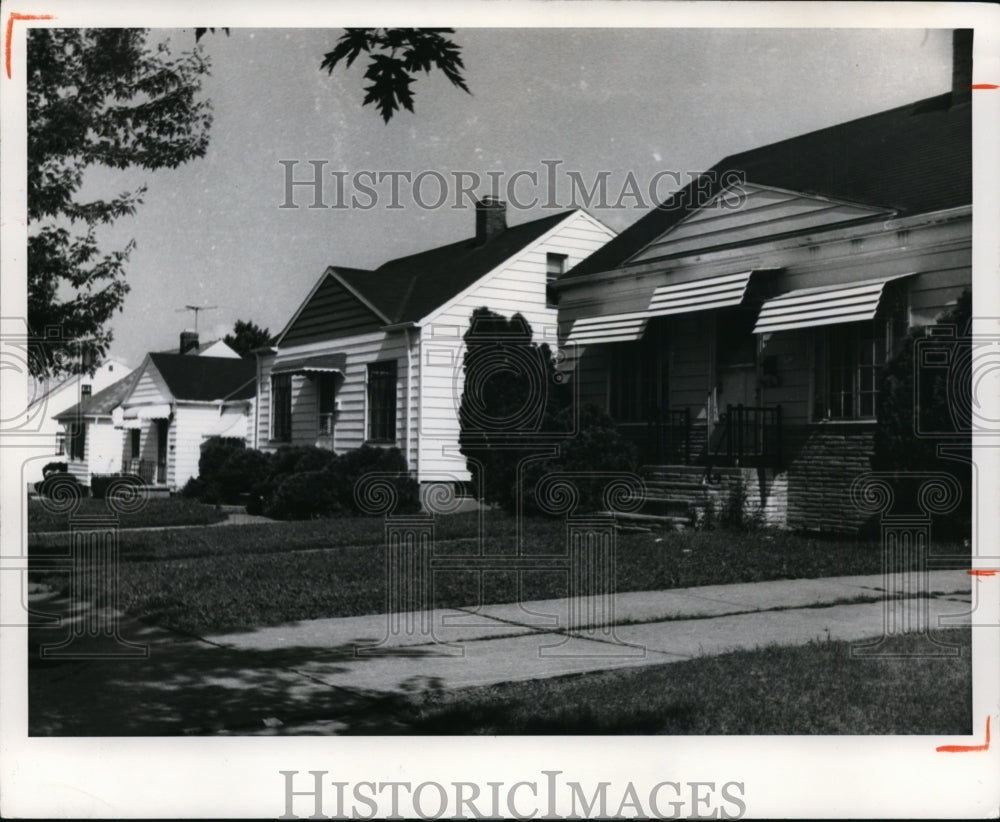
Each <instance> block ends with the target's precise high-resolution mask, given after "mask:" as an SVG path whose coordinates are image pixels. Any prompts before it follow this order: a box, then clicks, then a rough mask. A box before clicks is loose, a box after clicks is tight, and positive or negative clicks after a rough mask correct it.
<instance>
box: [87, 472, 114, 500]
mask: <svg viewBox="0 0 1000 822" xmlns="http://www.w3.org/2000/svg"><path fill="white" fill-rule="evenodd" d="M115 476H116V475H115V474H92V475H91V477H90V496H92V497H94V499H104V497H105V494H106V492H107V490H108V484H109V483H110V482H111V480H113V479H114V478H115Z"/></svg>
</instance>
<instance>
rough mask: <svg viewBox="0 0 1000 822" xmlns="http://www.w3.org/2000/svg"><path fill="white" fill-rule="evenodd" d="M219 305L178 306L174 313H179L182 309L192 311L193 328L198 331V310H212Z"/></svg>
mask: <svg viewBox="0 0 1000 822" xmlns="http://www.w3.org/2000/svg"><path fill="white" fill-rule="evenodd" d="M218 307H219V306H217V305H186V306H184V307H183V308H178V309H177V311H175V312H174V313H175V314H179V313H180V312H182V311H193V312H194V330H195V333H196V334H197V333H198V312H199V311H214V310H215V309H216V308H218Z"/></svg>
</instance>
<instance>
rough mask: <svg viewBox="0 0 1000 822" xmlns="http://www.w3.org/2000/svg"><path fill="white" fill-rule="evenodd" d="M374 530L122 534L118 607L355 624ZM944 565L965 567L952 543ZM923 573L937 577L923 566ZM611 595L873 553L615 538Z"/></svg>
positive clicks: (374, 523) (689, 534)
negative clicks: (340, 620)
mask: <svg viewBox="0 0 1000 822" xmlns="http://www.w3.org/2000/svg"><path fill="white" fill-rule="evenodd" d="M478 518H479V514H478V513H476V512H472V513H467V514H458V515H454V516H451V517H440V518H439V519H438V521H437V527H436V534H435V538H436V541H437V542H436V546H437V547H436V549H435V550H436V552H437V553H439V554H444V553H446V554H451V555H454V554H459V555H462V554H474V553H476V552H477V551H478V550H479V544H480V543H479V540H478V539H477V535H478V533H479V527H478V523H479V519H478ZM565 529H566V526H565V523H563V522H560V521H555V520H528V521H526V523H525V526H524V534H523V551H524V553H526V554H553V553H558V552H565V544H566V530H565ZM516 531H517V527H516V522H515V520H514V519H512V518H511V517H508V516H506V515H504V514H501V513H499V512H494V511H491V512H487V513H486V514H485V527H484V531H483V532H484V533H485V534H486V535H487V536H486V537H485V538H484V539H483V540H482V550H483V553H485V554H487V555H501V554H511V553H514V552H515V551H516V548H515V542H514V534H515V533H516ZM384 534H385V524H384V522H383V521H382V520H381V519H378V518H363V517H355V518H345V519H331V520H317V521H310V522H294V523H265V524H262V525H246V526H226V527H225V528H195V529H185V530H183V531H162V532H147V533H125V534H122V535H121V541H120V544H121V566H120V570H119V579H118V582H119V590H118V602H119V607H121V608H123V609H124V610H125V611H127V612H128V613H130V614H132V615H133V616H136V617H139V618H142V619H147V620H150V621H154V622H157V623H159V624H162V625H165V626H167V627H172V628H175V629H179V630H183V631H188V632H191V633H195V634H199V635H203V634H206V633H213V632H222V631H229V630H243V629H251V628H255V627H259V626H263V625H275V624H279V623H283V622H291V621H295V620H304V619H316V618H320V617H341V616H356V615H360V614H372V613H383V612H384V610H385V593H386V586H385V549H384V547H383V545H384V539H385V537H384ZM934 549H935V552H936V553H939V552H943V551H946V550H947V551H950V552H951V553H952V554H953V556H954V562H953V563H952V564H951V567H956V568H963V567H968V563H969V551H968V549H967V548H964V547H963V546H961V545H949V546H943V545H938V544H935V545H934ZM63 553H64V547H63V545H61V544H60V541H59V540H58V539H55V540H53V539H51V538H50V539H46V540H35V541H33V542H31V543H30V554H31V560H32V563H31V564H32V574H31V576H32V579H33V580H34V581H39V582H45V583H48V584H50V585H52V586H53V587H55V588H57V589H60V590H67V589H68V575H67V574H66V573H65V572H54V571H47V570H45V567H44V566H45V560H44V557H45V556H46V554H48V555H49V556H59V555H60V554H63ZM935 567H945V566H943V565H935ZM615 570H616V577H617V578H616V590H618V591H620V592H625V591H647V590H663V589H669V588H686V587H692V586H697V585H710V584H726V583H734V582H753V581H760V580H769V579H796V578H816V577H825V576H841V575H852V574H872V573H878V572H880V570H881V558H880V548H879V546H878V544H877V543H870V542H861V541H855V540H849V539H844V540H838V541H835V540H828V539H820V538H818V537H812V536H803V535H799V534H792V533H781V532H766V531H757V532H750V533H735V532H731V531H725V530H716V531H686V532H682V533H674V532H670V533H667V534H665V535H662V536H660V535H657V534H645V533H641V534H620V535H619V536H618V541H617V555H616V562H615ZM482 579H483V585H482V588H481V589H480V586H479V574H478V573H475V572H472V571H438V572H435V573H434V605H435V606H437V607H455V606H474V605H476V604H479V601H480V591H481V595H482V602H483V603H484V604H485V603H498V602H515V601H518V600H529V599H547V598H552V597H563V596H566V595H567V575H566V573H565V572H564V571H557V570H544V571H532V572H522V573H521V574H517V573H515V572H513V571H490V572H487V573H484V574H483V575H482Z"/></svg>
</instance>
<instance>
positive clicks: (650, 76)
mask: <svg viewBox="0 0 1000 822" xmlns="http://www.w3.org/2000/svg"><path fill="white" fill-rule="evenodd" d="M338 34H339V32H338V31H336V30H330V29H325V30H299V29H296V30H287V29H285V30H264V31H261V30H256V31H252V30H246V29H233V30H231V32H230V34H229V36H228V37H227V36H225V35H223V34H221V33H216V34H214V35H207V36H206V37H205V38H204V39H203V41H202V42H203V44H204V48H205V50H206V51H207V53H208V54H209V55H210V57H211V61H212V76H211V77H210V78H209V79H208V80H207V81H206V82H205V87H204V93H205V95H206V96H207V97H208V98H209V99H211V101H212V104H213V107H214V117H215V122H214V124H213V128H212V133H211V145H210V147H209V150H208V154H207V155H206V157H204V158H203V159H201V160H197V161H195V162H192V163H190V164H188V165H187V166H184V167H182V168H180V169H176V170H170V171H161V172H156V173H148V172H146V173H136V174H132V173H121V172H114V173H111V172H101V173H100V174H95V175H93V176H92V178H91V180H90V181H89V184H88V193H89V194H99V193H100V192H101V191H102V188H103V190H104V191H105V192H107V193H117V192H118V191H120V190H122V188H123V187H125V186H128V185H134V184H136V183H138V182H141V181H145V182H147V183H148V185H149V191H148V194H147V196H146V201H145V204H144V205H143V206H142V207H141V208H140V211H139V213H138V214H137V215H136V216H135V217H134V218H130V219H127V220H122V221H120V222H119V223H118V224H116V225H115V227H114V228H113V229H111V230H110V231H108V232H107V233H106V234H105V235H104V237H105V240H106V243H107V246H108V248H111V247H114V246H121V245H124V243H125V242H127V240H128V239H129V238H132V237H134V238H135V239H136V241H137V248H136V249H135V251H134V252H133V254H132V256H131V259H130V262H129V266H128V281H129V283H130V284H131V292H130V293H129V295H128V296H127V298H126V301H125V306H124V311H123V313H121V314H119V315H117V316H116V318H115V320H114V322H113V329H114V332H115V342H114V344H113V346H112V351H111V353H112V354H114V355H117V356H119V357H121V358H123V359H125V360H126V361H127V362H129V363H130V364H132V365H137V364H138V363H139V362H140V360H141V358H142V356H143V354H144V353H145V352H146V351H148V350H157V349H164V348H168V347H170V346H172V345H175V344H176V340H177V335H178V333H179V332H180V331H181V330H182V329H183V328H185V327H192V326H193V317H192V315H191V314H190V313H183V312H180V313H179V312H178V311H177V309H181V308H182V307H183V306H184V305H185V304H198V305H215V306H218V309H217V310H215V311H210V312H206V313H203V314H202V315H201V319H200V321H199V330H200V332H201V336H202V339H209V338H213V337H216V336H221V335H222V334H224V333H225V332H226V331H227V330H229V329H231V327H232V324H233V322H234V321H235V320H237V319H251V320H253V321H255V322H257V323H259V324H261V325H263V326H267V327H269V328H270V329H271V331H272V332H276V331H278V330H280V329H281V328H282V327H283V326H284V324H285V323H286V322H287V321H288V319H289V317H290V316H291V314H292V312H294V310H295V309H296V308H297V307H298V305H299V303H300V302H301V301H302V299H304V298H305V296H306V295H307V294H308V292H309V289H310V288H311V287H312V285H313V284H314V283H315V281H316V280H317V278H318V277H319V276H320V274H321V273H322V272H323V269H324V268H325V267H326V266H327V265H330V264H340V265H346V266H355V267H361V268H368V267H374V266H377V265H379V264H380V263H382V262H384V261H385V260H388V259H391V258H393V257H397V256H400V255H402V254H407V253H411V252H414V251H419V250H422V249H424V248H429V247H432V246H436V245H440V244H444V243H447V242H452V241H455V240H458V239H461V238H462V237H464V236H468V235H469V234H470V233H471V232H472V229H473V220H474V217H473V212H472V210H471V208H470V207H466V208H461V209H454V208H451V207H450V206H451V205H452V204H453V200H454V190H453V189H452V190H450V191H449V192H448V201H447V203H446V205H445V206H444V207H442V208H437V209H430V208H423V207H420V206H419V205H417V204H415V203H414V202H413V198H412V195H411V194H410V190H409V187H408V186H407V185H406V184H405V182H403V183H402V185H401V187H400V196H399V203H400V205H402V206H403V207H402V208H387V206H388V205H389V204H390V202H389V201H390V197H389V196H388V195H389V194H390V188H389V185H390V184H389V182H386V181H383V183H382V184H381V185H378V186H375V187H376V189H377V191H378V193H379V194H380V195H381V196H380V199H379V201H378V202H377V203H376V205H375V207H374V208H370V209H361V208H346V209H309V208H307V207H306V206H308V205H309V204H311V203H312V196H311V194H310V193H309V192H308V191H302V190H298V191H297V192H296V195H295V201H296V202H297V203H298V204H299V205H300V206H301V207H300V208H297V209H280V208H279V206H280V205H281V204H282V202H283V200H284V174H285V172H284V169H283V167H282V166H281V165H280V164H279V160H290V159H291V160H300V161H302V163H300V165H299V166H298V168H297V171H296V174H297V176H298V177H300V178H302V177H306V176H308V175H309V174H311V169H310V167H309V166H307V165H306V164H305V163H306V161H308V160H326V161H327V165H326V167H325V170H326V171H327V172H330V171H333V170H337V171H344V172H346V173H347V178H346V180H345V185H344V188H343V193H344V196H345V197H346V199H348V200H350V197H351V195H352V193H354V194H355V195H356V196H357V197H358V198H359V201H360V203H361V204H365V205H366V204H367V203H368V200H369V198H368V197H367V196H363V195H362V194H360V193H359V192H358V191H357V190H356V189H355V188H354V187H353V185H352V179H353V177H354V175H355V174H356V173H358V172H362V171H374V172H389V171H405V172H410V173H411V174H412V175H413V176H416V175H417V174H419V173H420V172H422V171H430V172H436V173H437V174H440V175H442V176H444V177H445V178H446V180H448V181H449V183H453V182H454V178H453V176H452V175H453V172H455V171H469V172H475V173H478V174H479V175H481V176H483V177H485V175H486V173H487V172H488V171H493V172H502V173H503V174H505V175H508V177H504V178H503V180H504V185H506V180H507V179H508V178H509V175H512V174H514V173H515V172H516V171H519V170H523V171H526V172H534V173H536V174H537V175H538V177H539V183H538V185H537V186H533V185H531V184H530V178H524V177H522V178H520V180H521V182H520V183H519V185H518V187H517V188H516V189H515V193H516V194H517V195H518V197H520V198H521V199H522V200H524V201H527V200H530V199H532V197H538V198H539V199H540V200H542V201H544V200H545V199H547V197H548V195H550V194H552V192H550V191H549V190H548V188H547V187H546V185H545V179H546V168H545V166H543V165H542V161H543V160H548V161H559V162H560V163H561V165H559V166H558V167H556V168H557V176H556V181H557V186H558V190H557V191H556V192H555V196H556V199H560V198H561V199H562V200H567V199H568V194H569V191H570V187H569V178H568V177H567V172H576V173H578V174H579V175H581V178H582V180H583V181H584V182H585V183H586V184H587V185H588V186H589V185H591V184H592V183H593V181H594V180H595V179H596V178H597V175H598V173H599V172H601V171H609V172H611V173H610V176H609V177H608V178H607V188H608V192H609V198H608V199H609V201H610V202H609V205H611V204H613V203H614V201H615V200H617V199H619V195H620V194H621V193H622V191H621V190H622V189H623V187H624V186H625V184H626V182H627V178H628V176H629V175H630V174H631V175H632V176H633V177H634V178H635V179H636V180H637V181H639V182H640V184H641V185H642V186H643V187H645V186H646V185H647V183H648V182H649V181H650V180H652V179H653V178H654V175H656V174H657V173H658V172H663V171H671V172H676V173H677V174H680V175H682V177H683V176H684V175H686V174H688V173H695V172H698V171H701V170H704V169H707V168H708V167H710V166H712V165H714V164H715V163H716V162H718V161H719V160H720V159H722V158H723V157H725V156H726V155H728V154H732V153H733V152H737V151H742V150H745V149H748V148H752V147H754V146H759V145H764V144H766V143H770V142H774V141H776V140H780V139H783V138H786V137H790V136H793V135H796V134H801V133H803V132H807V131H811V130H813V129H816V128H822V127H824V126H828V125H832V124H834V123H838V122H842V121H844V120H849V119H853V118H855V117H860V116H864V115H866V114H871V113H873V112H876V111H880V110H883V109H887V108H891V107H893V106H897V105H901V104H904V103H907V102H910V101H913V100H917V99H920V98H922V97H929V96H932V95H934V94H939V93H943V92H945V91H947V90H948V88H949V84H950V71H951V69H950V65H951V34H950V32H948V31H943V30H931V31H928V30H924V29H909V30H879V31H873V30H839V31H835V30H801V29H800V30H790V29H772V30H733V29H712V30H707V29H687V30H664V29H655V30H654V29H642V30H636V29H628V30H623V29H619V30H613V29H598V30H594V29H590V30H572V29H459V30H458V31H456V33H455V35H454V38H455V39H456V40H457V41H458V42H459V43H460V44H461V45H462V47H463V56H464V59H465V64H466V77H467V80H468V83H469V86H470V88H471V90H472V94H471V95H467V94H465V93H463V92H461V91H459V90H457V89H455V88H453V87H452V86H451V85H450V84H449V83H448V82H447V81H446V80H445V79H443V78H441V77H437V76H430V77H421V79H419V80H418V81H417V83H416V85H415V86H414V89H415V92H416V112H415V113H414V114H410V113H406V112H404V113H402V114H399V115H397V116H396V117H395V118H394V119H393V120H392V121H391V122H390V123H389V124H388V125H384V124H383V123H382V120H381V118H380V117H379V116H378V115H377V113H376V112H375V111H374V109H372V107H371V106H368V107H365V108H362V107H361V105H360V103H361V99H362V95H363V92H362V86H363V84H364V82H363V79H362V68H361V67H360V66H359V65H358V64H356V65H355V66H354V67H353V68H352V69H350V70H349V71H343V70H338V71H337V72H336V73H335V75H334V76H333V77H329V76H327V74H326V73H325V72H320V70H319V64H320V61H321V59H322V55H323V53H324V52H325V51H328V50H329V49H330V48H331V47H332V44H333V43H334V41H335V39H336V37H337V35H338ZM170 38H171V42H172V44H173V45H174V46H175V48H177V49H182V48H189V47H190V46H191V44H192V42H193V32H191V31H190V30H187V31H179V32H172V33H170ZM436 179H437V178H436V177H434V176H433V175H428V176H425V178H424V185H423V186H422V188H421V196H422V199H423V202H424V203H425V205H429V204H432V203H433V201H435V200H437V199H439V195H438V191H439V189H438V186H437V184H436ZM660 179H661V183H660V186H659V188H658V191H659V193H662V194H664V195H665V194H667V193H669V191H670V190H671V188H672V187H673V186H672V185H671V184H670V179H671V178H663V177H661V178H660ZM333 182H334V178H333V176H332V175H329V177H328V184H329V186H328V188H327V189H326V191H325V199H326V200H327V201H328V203H333V202H334V201H335V200H336V193H337V192H336V189H335V188H334V187H333ZM478 193H480V194H486V193H491V192H490V191H489V185H488V184H486V183H484V184H483V185H482V186H481V188H480V189H479V190H478ZM497 193H501V194H504V193H505V192H504V191H503V189H502V188H501V190H500V191H499V192H497ZM543 206H544V202H542V203H539V204H538V205H536V206H535V207H534V208H529V209H520V210H519V209H514V208H512V209H511V210H510V214H509V221H510V222H511V223H519V222H523V221H526V220H529V219H534V218H536V217H540V216H544V215H545V214H546V213H547V212H546V211H545V210H544V207H543ZM621 206H622V207H618V208H613V207H608V208H591V209H590V211H591V213H592V214H594V216H596V217H598V218H599V219H601V220H603V221H604V222H605V223H606V224H608V225H609V226H611V227H612V228H614V229H615V230H621V229H623V228H625V227H626V226H628V225H630V224H631V223H633V222H634V221H635V220H637V219H638V218H639V217H640V216H641V215H642V214H643V213H644V212H645V209H644V208H641V207H639V206H638V204H637V203H636V202H635V198H630V197H624V198H623V202H622V203H621Z"/></svg>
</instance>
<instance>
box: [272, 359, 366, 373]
mask: <svg viewBox="0 0 1000 822" xmlns="http://www.w3.org/2000/svg"><path fill="white" fill-rule="evenodd" d="M346 367H347V354H316V355H314V356H311V357H303V356H301V355H299V356H297V357H282V356H280V355H279V356H278V357H277V359H275V361H274V365H272V366H271V373H272V374H310V373H332V372H339V373H341V374H343V373H344V369H345V368H346Z"/></svg>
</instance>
